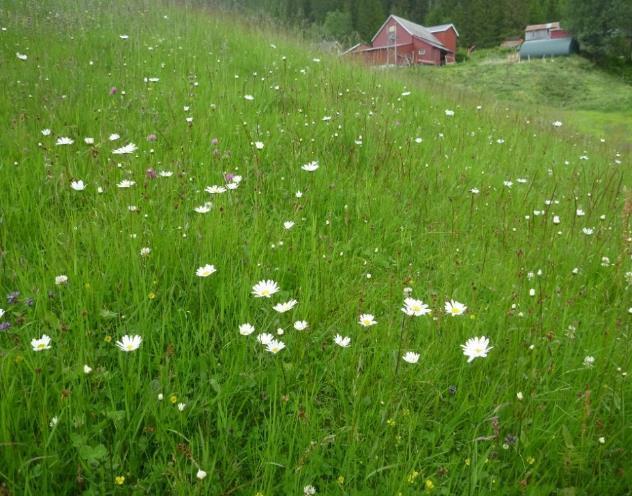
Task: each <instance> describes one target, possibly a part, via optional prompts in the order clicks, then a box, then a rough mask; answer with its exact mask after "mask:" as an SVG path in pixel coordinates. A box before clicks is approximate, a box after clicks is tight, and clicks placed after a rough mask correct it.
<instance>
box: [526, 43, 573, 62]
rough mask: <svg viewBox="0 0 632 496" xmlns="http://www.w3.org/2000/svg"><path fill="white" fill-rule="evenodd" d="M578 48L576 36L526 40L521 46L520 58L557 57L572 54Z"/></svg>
mask: <svg viewBox="0 0 632 496" xmlns="http://www.w3.org/2000/svg"><path fill="white" fill-rule="evenodd" d="M577 49H578V45H577V41H575V39H574V38H558V39H551V40H533V41H525V42H524V43H523V44H522V46H521V47H520V58H521V59H526V58H529V57H532V58H541V57H556V56H559V55H570V54H572V53H575V52H576V51H577Z"/></svg>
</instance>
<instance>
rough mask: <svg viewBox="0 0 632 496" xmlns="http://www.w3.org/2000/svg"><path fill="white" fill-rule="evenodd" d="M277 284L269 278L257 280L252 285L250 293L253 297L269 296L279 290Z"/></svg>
mask: <svg viewBox="0 0 632 496" xmlns="http://www.w3.org/2000/svg"><path fill="white" fill-rule="evenodd" d="M279 289H280V288H279V286H278V285H277V283H276V282H274V281H272V280H271V279H268V280H264V281H259V282H258V283H257V284H255V285H254V286H253V287H252V294H253V295H254V296H255V298H270V297H271V296H272V295H273V294H274V293H276V292H278V291H279Z"/></svg>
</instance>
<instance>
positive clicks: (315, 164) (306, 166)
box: [301, 160, 320, 172]
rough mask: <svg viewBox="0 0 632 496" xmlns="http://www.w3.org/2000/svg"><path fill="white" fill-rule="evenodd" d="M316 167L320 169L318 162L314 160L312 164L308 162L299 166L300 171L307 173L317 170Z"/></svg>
mask: <svg viewBox="0 0 632 496" xmlns="http://www.w3.org/2000/svg"><path fill="white" fill-rule="evenodd" d="M318 167H320V166H319V165H318V161H316V160H314V161H313V162H308V163H306V164H303V165H302V166H301V169H303V170H304V171H307V172H314V171H315V170H316V169H318Z"/></svg>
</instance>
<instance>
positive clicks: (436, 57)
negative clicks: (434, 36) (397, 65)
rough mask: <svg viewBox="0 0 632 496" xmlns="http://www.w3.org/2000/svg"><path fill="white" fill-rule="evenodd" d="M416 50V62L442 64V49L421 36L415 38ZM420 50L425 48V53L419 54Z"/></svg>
mask: <svg viewBox="0 0 632 496" xmlns="http://www.w3.org/2000/svg"><path fill="white" fill-rule="evenodd" d="M413 46H414V50H415V63H416V64H435V65H441V50H439V49H438V48H437V47H434V46H432V45H430V44H429V43H426V42H425V41H423V40H420V39H419V38H415V42H414V44H413ZM419 50H425V52H426V53H424V54H423V55H420V54H419Z"/></svg>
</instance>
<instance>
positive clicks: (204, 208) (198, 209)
mask: <svg viewBox="0 0 632 496" xmlns="http://www.w3.org/2000/svg"><path fill="white" fill-rule="evenodd" d="M212 206H213V205H212V204H211V203H209V202H206V203H205V204H204V205H200V206H199V207H195V208H194V209H193V210H195V211H196V212H197V213H198V214H207V213H209V212H210V211H211V208H212Z"/></svg>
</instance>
